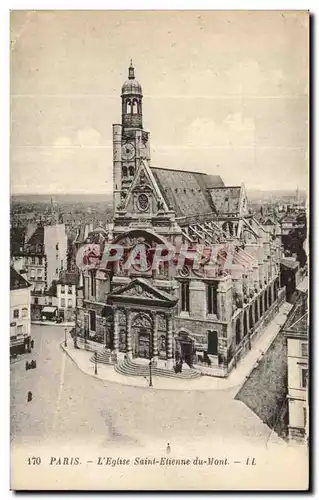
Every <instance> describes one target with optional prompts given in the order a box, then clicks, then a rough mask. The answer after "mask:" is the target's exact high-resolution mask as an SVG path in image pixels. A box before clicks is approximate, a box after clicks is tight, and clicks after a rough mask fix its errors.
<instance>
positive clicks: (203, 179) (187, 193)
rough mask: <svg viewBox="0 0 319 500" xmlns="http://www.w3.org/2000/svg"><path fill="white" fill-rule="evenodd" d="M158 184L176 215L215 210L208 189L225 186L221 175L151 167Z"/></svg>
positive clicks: (181, 215)
mask: <svg viewBox="0 0 319 500" xmlns="http://www.w3.org/2000/svg"><path fill="white" fill-rule="evenodd" d="M151 172H152V174H153V175H154V177H155V180H156V182H157V185H158V187H159V189H160V191H161V194H162V196H163V198H164V200H165V202H166V204H167V205H168V206H169V207H170V208H171V209H172V210H174V212H175V214H176V217H183V216H190V215H195V214H198V215H199V214H205V213H211V212H212V211H214V210H215V209H214V204H213V202H212V199H211V197H210V195H209V192H208V190H209V189H210V188H212V187H217V186H224V182H223V180H222V178H221V177H220V176H219V175H207V174H205V173H201V172H192V171H187V170H173V169H168V168H160V167H151Z"/></svg>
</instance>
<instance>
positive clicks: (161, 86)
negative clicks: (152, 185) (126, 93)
mask: <svg viewBox="0 0 319 500" xmlns="http://www.w3.org/2000/svg"><path fill="white" fill-rule="evenodd" d="M131 58H132V59H133V64H134V66H135V73H136V78H137V79H138V80H139V81H140V83H141V84H142V87H143V93H144V100H143V115H144V128H145V129H146V130H148V131H150V133H151V162H152V165H153V166H161V167H168V168H177V169H185V170H196V171H202V172H206V173H208V174H219V175H221V176H222V178H223V179H224V182H225V184H228V185H234V184H240V183H241V182H244V183H245V185H246V187H247V188H248V189H262V190H267V189H269V190H274V189H280V190H281V189H283V190H285V189H288V190H295V189H296V188H297V187H299V189H301V190H304V189H307V186H308V72H309V69H308V63H309V56H308V14H307V13H306V12H304V13H301V12H294V11H291V12H278V11H259V12H258V11H255V12H249V11H247V12H245V11H242V12H231V11H229V12H227V11H224V12H221V11H205V12H204V11H198V12H194V11H188V12H186V11H185V12H174V11H172V12H164V11H162V12H161V11H154V12H150V11H149V12H143V11H135V12H128V11H118V12H116V11H36V12H31V11H30V12H23V11H13V12H12V13H11V152H10V153H11V192H12V194H37V193H38V194H53V195H54V194H63V193H70V194H85V193H86V192H87V193H90V194H91V193H99V194H102V193H109V192H110V191H111V190H112V124H113V123H120V120H121V98H120V93H121V86H122V84H123V82H124V81H125V80H126V78H127V68H128V65H129V60H130V59H131Z"/></svg>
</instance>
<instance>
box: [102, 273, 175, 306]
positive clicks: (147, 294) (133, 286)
mask: <svg viewBox="0 0 319 500" xmlns="http://www.w3.org/2000/svg"><path fill="white" fill-rule="evenodd" d="M109 300H110V301H112V302H114V301H125V302H130V301H133V302H137V301H138V302H141V303H157V304H162V305H163V306H165V305H166V306H173V305H175V304H176V302H177V300H178V299H177V298H176V297H174V296H173V295H171V294H169V293H167V292H163V291H162V290H159V289H158V288H156V287H154V286H153V285H151V284H150V283H148V281H146V280H143V279H142V278H137V279H135V280H133V281H131V283H129V284H128V285H125V286H123V287H119V288H117V289H116V290H114V291H113V292H112V293H111V294H110V295H109Z"/></svg>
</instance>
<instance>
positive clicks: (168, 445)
mask: <svg viewBox="0 0 319 500" xmlns="http://www.w3.org/2000/svg"><path fill="white" fill-rule="evenodd" d="M170 452H171V446H170V444H169V443H167V446H166V453H167V455H169V454H170Z"/></svg>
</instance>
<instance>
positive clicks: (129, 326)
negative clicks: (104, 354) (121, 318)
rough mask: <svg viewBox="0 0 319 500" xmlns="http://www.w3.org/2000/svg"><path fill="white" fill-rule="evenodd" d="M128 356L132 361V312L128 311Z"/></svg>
mask: <svg viewBox="0 0 319 500" xmlns="http://www.w3.org/2000/svg"><path fill="white" fill-rule="evenodd" d="M126 355H127V357H128V358H129V359H132V357H133V355H132V311H131V310H130V309H127V310H126Z"/></svg>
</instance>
